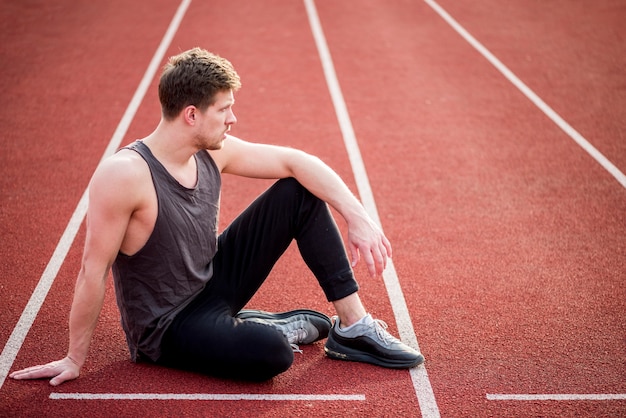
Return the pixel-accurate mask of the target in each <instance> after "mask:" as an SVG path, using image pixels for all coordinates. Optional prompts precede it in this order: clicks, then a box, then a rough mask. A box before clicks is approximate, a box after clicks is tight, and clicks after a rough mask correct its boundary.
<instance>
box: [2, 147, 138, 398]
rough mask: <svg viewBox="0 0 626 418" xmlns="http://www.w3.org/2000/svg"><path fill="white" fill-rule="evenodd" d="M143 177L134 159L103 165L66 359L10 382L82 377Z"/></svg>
mask: <svg viewBox="0 0 626 418" xmlns="http://www.w3.org/2000/svg"><path fill="white" fill-rule="evenodd" d="M128 152H130V151H128ZM120 154H122V153H120ZM124 154H125V153H124ZM141 174H142V172H141V171H140V170H139V169H138V167H137V166H136V164H135V165H133V163H132V158H130V159H129V158H126V157H124V156H123V155H119V154H117V155H115V156H114V157H112V158H110V159H108V160H106V161H105V162H103V163H102V165H101V166H100V167H98V169H97V170H96V172H95V173H94V175H93V177H92V179H91V183H90V185H89V208H88V210H87V234H86V238H85V248H84V251H83V258H82V264H81V269H80V272H79V274H78V278H77V280H76V286H75V288H74V298H73V301H72V308H71V311H70V319H69V328H70V331H69V332H70V336H69V349H68V352H67V356H66V357H64V358H63V359H61V360H57V361H53V362H51V363H48V364H44V365H39V366H33V367H29V368H26V369H23V370H19V371H16V372H13V373H11V375H10V377H12V378H14V379H41V378H51V380H50V384H51V385H53V386H56V385H59V384H61V383H63V382H65V381H67V380H71V379H75V378H77V377H78V375H79V372H80V368H81V367H82V366H83V364H84V363H85V359H86V358H87V352H88V350H89V344H90V341H91V337H92V335H93V332H94V329H95V328H96V325H97V323H98V317H99V315H100V311H101V309H102V304H103V302H104V295H105V290H106V279H107V277H108V273H109V270H110V268H111V265H112V263H113V261H114V260H115V257H116V256H117V253H118V251H119V249H120V246H121V244H122V241H123V239H124V237H125V234H126V229H127V227H128V223H129V221H130V218H131V216H132V214H133V212H134V211H135V210H136V209H137V207H138V202H139V197H138V196H140V195H141V193H138V191H139V190H140V189H138V187H139V185H140V182H139V181H138V179H139V178H141Z"/></svg>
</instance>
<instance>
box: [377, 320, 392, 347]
mask: <svg viewBox="0 0 626 418" xmlns="http://www.w3.org/2000/svg"><path fill="white" fill-rule="evenodd" d="M387 328H388V325H387V323H386V322H385V321H383V320H382V319H374V329H375V330H376V336H377V337H378V339H379V340H381V341H382V342H383V343H384V344H385V345H387V346H388V345H390V344H391V343H393V342H394V341H396V340H397V339H396V338H395V337H394V336H393V335H391V334H390V333H389V332H387Z"/></svg>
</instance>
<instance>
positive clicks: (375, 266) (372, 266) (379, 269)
mask: <svg viewBox="0 0 626 418" xmlns="http://www.w3.org/2000/svg"><path fill="white" fill-rule="evenodd" d="M390 249H391V246H386V245H384V243H380V244H378V245H373V246H371V247H370V246H367V245H363V246H361V248H360V253H361V255H362V257H363V260H364V262H365V265H366V266H367V271H368V273H369V275H370V276H372V277H376V276H379V275H381V274H382V273H383V271H384V270H385V268H387V259H388V258H389V256H390V254H389V250H390ZM357 251H359V249H357ZM353 259H354V257H353ZM353 265H354V264H353Z"/></svg>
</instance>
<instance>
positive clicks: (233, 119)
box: [226, 109, 237, 125]
mask: <svg viewBox="0 0 626 418" xmlns="http://www.w3.org/2000/svg"><path fill="white" fill-rule="evenodd" d="M235 123H237V117H236V116H235V112H233V111H232V109H231V110H230V111H229V113H228V117H227V118H226V124H227V125H234V124H235Z"/></svg>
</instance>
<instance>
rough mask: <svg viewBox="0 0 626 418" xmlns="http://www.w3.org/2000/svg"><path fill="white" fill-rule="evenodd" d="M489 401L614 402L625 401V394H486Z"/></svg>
mask: <svg viewBox="0 0 626 418" xmlns="http://www.w3.org/2000/svg"><path fill="white" fill-rule="evenodd" d="M487 399H488V400H490V401H616V400H626V393H588V394H573V393H549V394H548V393H546V394H522V393H519V394H502V393H488V394H487Z"/></svg>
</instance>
